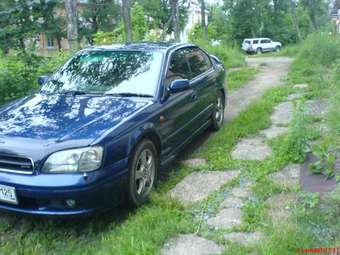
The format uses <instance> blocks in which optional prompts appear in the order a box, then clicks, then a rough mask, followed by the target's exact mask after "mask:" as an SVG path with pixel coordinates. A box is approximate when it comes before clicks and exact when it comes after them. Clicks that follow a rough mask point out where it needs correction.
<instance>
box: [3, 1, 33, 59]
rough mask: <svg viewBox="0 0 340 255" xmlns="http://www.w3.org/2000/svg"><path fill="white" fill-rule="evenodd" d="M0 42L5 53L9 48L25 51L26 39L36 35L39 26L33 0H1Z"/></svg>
mask: <svg viewBox="0 0 340 255" xmlns="http://www.w3.org/2000/svg"><path fill="white" fill-rule="evenodd" d="M0 25H1V28H0V42H1V46H0V47H1V49H2V50H3V51H4V52H5V53H6V52H8V49H9V48H16V49H20V50H22V51H24V52H25V51H26V40H27V39H32V40H33V41H34V38H35V37H36V35H37V33H38V30H39V26H38V20H37V17H36V15H35V13H34V10H33V2H30V1H26V0H2V1H1V2H0Z"/></svg>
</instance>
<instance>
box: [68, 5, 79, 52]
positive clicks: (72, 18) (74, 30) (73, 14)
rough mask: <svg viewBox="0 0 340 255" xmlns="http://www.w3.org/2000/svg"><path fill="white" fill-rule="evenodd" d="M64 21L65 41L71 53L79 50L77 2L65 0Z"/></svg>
mask: <svg viewBox="0 0 340 255" xmlns="http://www.w3.org/2000/svg"><path fill="white" fill-rule="evenodd" d="M65 10H66V20H67V40H68V43H69V45H70V50H71V51H76V50H78V49H79V42H78V19H77V1H76V0H65Z"/></svg>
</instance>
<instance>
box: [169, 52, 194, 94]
mask: <svg viewBox="0 0 340 255" xmlns="http://www.w3.org/2000/svg"><path fill="white" fill-rule="evenodd" d="M188 50H189V49H187V48H185V49H179V50H177V51H175V52H174V53H172V56H171V59H170V63H169V67H168V71H167V73H166V77H165V80H164V84H165V86H166V87H169V86H170V84H171V82H172V81H174V80H178V79H188V80H189V79H190V76H191V71H190V68H189V64H188V61H187V59H186V55H187V54H188Z"/></svg>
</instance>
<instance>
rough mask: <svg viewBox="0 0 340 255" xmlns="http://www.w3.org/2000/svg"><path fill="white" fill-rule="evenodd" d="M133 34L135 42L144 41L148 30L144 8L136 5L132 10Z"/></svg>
mask: <svg viewBox="0 0 340 255" xmlns="http://www.w3.org/2000/svg"><path fill="white" fill-rule="evenodd" d="M131 17H132V34H133V40H134V41H137V42H138V41H143V40H144V38H145V34H146V31H147V29H148V27H147V23H146V18H145V13H144V9H143V6H142V5H140V4H139V3H137V2H136V3H135V4H134V5H133V7H132V10H131Z"/></svg>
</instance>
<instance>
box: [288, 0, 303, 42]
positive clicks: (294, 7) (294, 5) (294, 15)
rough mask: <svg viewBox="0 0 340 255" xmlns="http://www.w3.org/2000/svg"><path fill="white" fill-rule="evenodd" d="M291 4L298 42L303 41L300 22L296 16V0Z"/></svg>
mask: <svg viewBox="0 0 340 255" xmlns="http://www.w3.org/2000/svg"><path fill="white" fill-rule="evenodd" d="M290 4H291V11H292V20H293V26H294V29H295V32H296V35H297V38H298V41H301V40H302V36H301V32H300V27H299V21H298V19H297V16H296V3H295V1H294V0H292V1H291V2H290Z"/></svg>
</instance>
